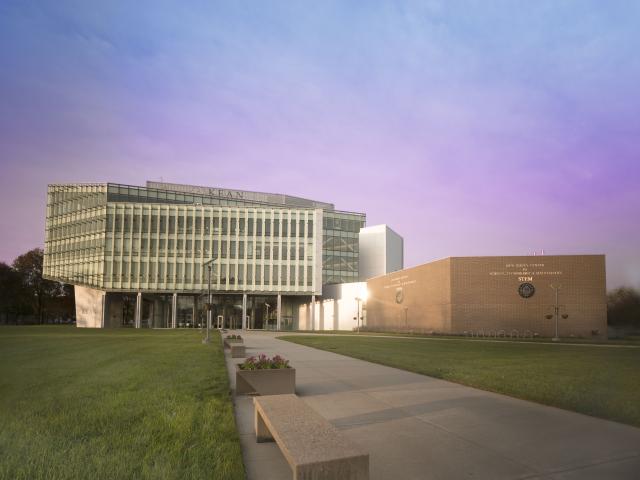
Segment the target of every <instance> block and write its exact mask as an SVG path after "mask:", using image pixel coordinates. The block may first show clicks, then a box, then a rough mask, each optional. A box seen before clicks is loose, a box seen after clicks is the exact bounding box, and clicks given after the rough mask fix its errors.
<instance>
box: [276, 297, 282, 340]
mask: <svg viewBox="0 0 640 480" xmlns="http://www.w3.org/2000/svg"><path fill="white" fill-rule="evenodd" d="M277 305H278V307H277V308H278V313H277V315H276V319H277V320H276V330H278V331H279V330H280V321H281V320H282V312H281V310H282V295H280V294H278V304H277Z"/></svg>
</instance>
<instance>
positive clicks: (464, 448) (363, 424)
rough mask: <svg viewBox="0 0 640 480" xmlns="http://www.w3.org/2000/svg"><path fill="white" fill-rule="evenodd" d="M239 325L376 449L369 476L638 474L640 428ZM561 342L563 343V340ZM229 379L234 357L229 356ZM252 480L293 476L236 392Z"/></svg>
mask: <svg viewBox="0 0 640 480" xmlns="http://www.w3.org/2000/svg"><path fill="white" fill-rule="evenodd" d="M276 335H277V334H276V333H274V332H246V331H245V332H242V336H243V337H244V338H245V345H246V348H247V352H246V354H247V356H250V355H258V354H261V353H265V354H267V355H270V356H271V355H275V354H279V355H282V356H284V357H285V358H287V359H289V360H290V361H291V364H292V366H293V367H294V368H295V369H296V384H297V385H296V393H297V395H298V396H299V397H300V398H301V399H303V400H304V401H305V402H306V403H307V404H308V405H309V406H310V407H311V408H313V409H314V410H315V411H316V412H318V413H319V414H320V415H321V416H322V417H324V418H325V419H327V420H328V421H329V422H331V423H332V424H333V425H334V426H335V427H337V428H338V429H339V430H340V431H341V432H342V433H344V434H345V435H346V436H347V437H348V438H349V439H351V440H352V441H353V442H355V443H356V444H357V445H359V446H361V447H362V448H363V449H364V450H366V451H368V452H369V455H370V477H371V479H380V480H382V479H403V480H404V479H459V478H474V479H488V480H489V479H491V480H495V479H536V480H538V479H540V480H541V479H549V480H552V479H553V480H560V479H564V480H569V479H636V478H638V472H640V429H638V428H635V427H631V426H627V425H623V424H619V423H615V422H610V421H607V420H602V419H597V418H594V417H589V416H586V415H581V414H578V413H573V412H569V411H565V410H560V409H557V408H553V407H547V406H543V405H539V404H536V403H531V402H527V401H523V400H518V399H515V398H511V397H507V396H504V395H498V394H494V393H490V392H486V391H482V390H477V389H474V388H470V387H466V386H462V385H458V384H455V383H450V382H446V381H443V380H438V379H435V378H431V377H427V376H423V375H418V374H414V373H410V372H406V371H403V370H398V369H394V368H390V367H386V366H382V365H376V364H373V363H369V362H365V361H362V360H357V359H353V358H349V357H345V356H342V355H337V354H334V353H330V352H326V351H321V350H317V349H313V348H309V347H305V346H301V345H297V344H293V343H290V342H286V341H282V340H278V339H277V338H276ZM559 348H562V347H559ZM226 355H227V357H226V361H227V368H228V371H229V379H230V381H231V385H232V387H233V388H235V385H234V382H235V363H241V359H232V358H231V357H230V356H229V354H228V353H227V354H226ZM234 403H235V409H236V422H237V426H238V431H239V434H240V440H241V445H242V450H243V457H244V463H245V465H246V469H247V476H248V478H249V479H250V480H253V479H260V480H276V479H290V478H292V474H291V468H290V467H289V465H288V464H287V462H286V460H285V459H284V457H283V455H282V453H281V452H280V450H279V448H278V446H277V445H276V444H275V443H256V436H255V432H254V423H253V422H254V416H253V415H254V410H253V398H252V397H251V396H237V397H235V398H234Z"/></svg>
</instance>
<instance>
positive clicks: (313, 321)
mask: <svg viewBox="0 0 640 480" xmlns="http://www.w3.org/2000/svg"><path fill="white" fill-rule="evenodd" d="M315 329H316V296H315V295H311V330H315Z"/></svg>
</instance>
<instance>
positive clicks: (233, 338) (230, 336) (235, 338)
mask: <svg viewBox="0 0 640 480" xmlns="http://www.w3.org/2000/svg"><path fill="white" fill-rule="evenodd" d="M225 338H226V339H227V340H242V337H241V336H240V335H227V336H226V337H225Z"/></svg>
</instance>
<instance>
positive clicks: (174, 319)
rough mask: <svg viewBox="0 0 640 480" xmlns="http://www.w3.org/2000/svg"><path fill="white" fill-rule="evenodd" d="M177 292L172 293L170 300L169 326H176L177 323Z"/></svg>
mask: <svg viewBox="0 0 640 480" xmlns="http://www.w3.org/2000/svg"><path fill="white" fill-rule="evenodd" d="M177 317H178V294H177V293H174V294H173V299H172V301H171V328H176V326H177V325H178V318H177Z"/></svg>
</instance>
